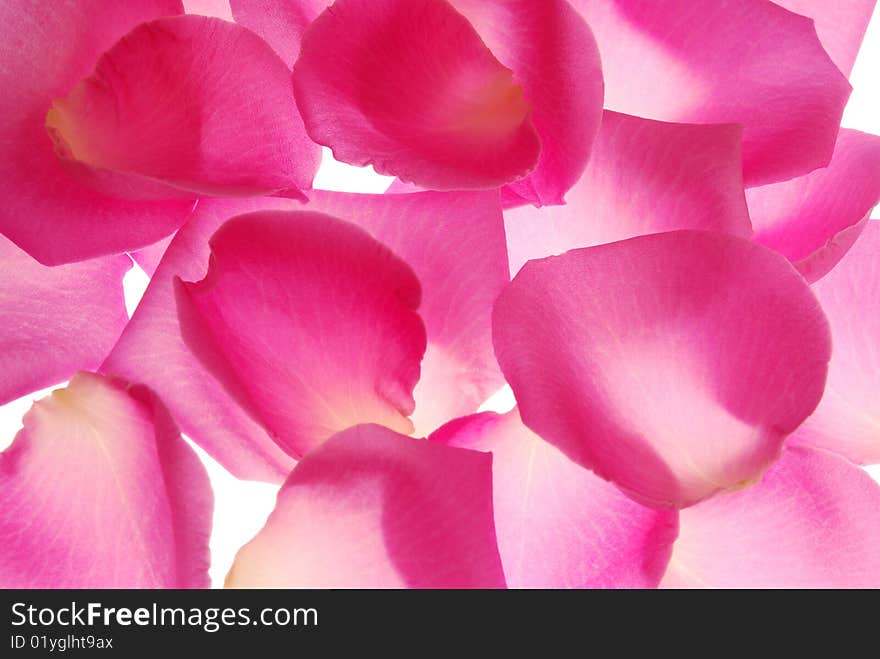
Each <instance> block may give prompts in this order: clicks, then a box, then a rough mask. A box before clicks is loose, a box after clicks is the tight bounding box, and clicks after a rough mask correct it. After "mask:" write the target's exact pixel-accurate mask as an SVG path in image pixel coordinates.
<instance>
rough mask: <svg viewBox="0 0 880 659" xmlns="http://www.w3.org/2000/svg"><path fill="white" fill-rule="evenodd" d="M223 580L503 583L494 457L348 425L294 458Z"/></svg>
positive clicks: (255, 584)
mask: <svg viewBox="0 0 880 659" xmlns="http://www.w3.org/2000/svg"><path fill="white" fill-rule="evenodd" d="M226 585H227V586H229V587H235V588H259V587H267V586H268V587H285V588H475V587H476V588H503V587H504V575H503V574H502V571H501V561H500V559H499V556H498V547H497V545H496V543H495V529H494V526H493V522H492V458H491V457H490V456H488V455H485V454H483V453H480V452H478V451H468V450H464V449H456V448H450V447H446V446H440V445H438V444H434V443H431V442H425V441H419V440H415V439H411V438H409V437H404V436H401V435H398V434H396V433H394V432H392V431H391V430H388V429H387V428H382V427H380V426H374V425H367V426H357V427H355V428H351V429H349V430H346V431H344V432H341V433H339V434H338V435H336V436H335V437H333V438H332V439H330V440H329V441H327V442H326V443H325V444H324V445H322V446H321V447H319V448H317V449H315V450H314V451H312V452H311V453H309V455H307V456H306V457H305V458H303V460H302V461H301V462H300V463H299V464H298V465H297V466H296V468H295V469H294V470H293V472H292V473H291V474H290V477H289V478H288V479H287V482H286V483H285V484H284V486H283V487H282V488H281V491H280V492H279V494H278V502H277V504H276V506H275V511H274V512H273V513H272V515H271V516H270V517H269V520H268V521H267V522H266V526H264V527H263V529H262V530H261V531H260V532H259V533H258V534H257V536H256V537H255V538H254V539H253V540H251V541H250V542H249V543H248V544H246V545H245V546H244V547H243V548H242V549H241V550H240V551H239V553H238V556H237V557H236V559H235V563H234V565H233V566H232V570H231V571H230V573H229V576H228V577H227V578H226Z"/></svg>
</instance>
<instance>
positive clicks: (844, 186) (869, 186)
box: [747, 128, 880, 282]
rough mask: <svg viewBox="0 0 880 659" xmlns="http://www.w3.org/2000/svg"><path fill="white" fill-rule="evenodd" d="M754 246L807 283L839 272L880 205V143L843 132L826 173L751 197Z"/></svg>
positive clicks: (754, 191) (756, 191)
mask: <svg viewBox="0 0 880 659" xmlns="http://www.w3.org/2000/svg"><path fill="white" fill-rule="evenodd" d="M747 198H748V202H749V211H750V212H751V216H752V223H753V224H754V228H755V240H756V241H757V242H759V243H761V244H762V245H766V246H767V247H770V248H771V249H775V250H776V251H777V252H779V253H781V254H783V255H785V256H786V257H788V259H789V260H790V261H791V262H792V263H794V264H795V267H797V269H798V270H800V272H801V274H803V275H804V277H805V278H806V279H807V281H811V282H812V281H816V280H817V279H819V278H820V277H823V276H824V275H825V274H826V273H827V272H828V271H829V270H831V268H833V267H834V264H836V263H837V262H838V261H839V260H840V258H841V257H842V256H843V255H844V254H845V253H846V251H847V250H848V249H849V248H850V247H851V246H852V244H853V242H854V241H855V240H856V238H857V237H858V235H859V232H860V231H861V230H862V226H863V225H864V221H865V220H866V219H867V218H868V215H869V214H870V213H871V209H872V208H874V206H876V205H877V203H878V202H880V137H878V136H876V135H868V134H867V133H860V132H859V131H856V130H849V129H847V128H842V129H841V130H840V135H839V136H838V138H837V145H836V146H835V147H834V157H833V158H832V159H831V164H830V165H829V166H828V167H827V168H825V169H818V170H816V171H815V172H812V173H810V174H808V175H806V176H802V177H800V178H797V179H794V180H792V181H787V182H785V183H777V184H775V185H766V186H763V187H760V188H752V189H750V190H748V191H747Z"/></svg>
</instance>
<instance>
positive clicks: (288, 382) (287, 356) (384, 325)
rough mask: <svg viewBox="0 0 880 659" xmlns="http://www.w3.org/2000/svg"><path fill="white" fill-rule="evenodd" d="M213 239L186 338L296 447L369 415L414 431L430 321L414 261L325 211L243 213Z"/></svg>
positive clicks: (188, 301) (186, 316)
mask: <svg viewBox="0 0 880 659" xmlns="http://www.w3.org/2000/svg"><path fill="white" fill-rule="evenodd" d="M210 244H211V261H210V265H209V267H208V274H207V275H206V277H205V279H204V280H202V281H201V282H198V283H184V284H183V285H182V286H181V287H180V288H179V290H178V300H177V301H178V308H179V314H180V319H181V326H182V329H183V336H184V339H185V340H186V341H187V343H188V345H189V347H190V349H191V350H192V351H193V352H194V353H196V355H197V356H198V357H199V358H200V359H201V361H202V362H203V363H204V364H205V365H206V366H207V368H208V369H209V370H211V372H212V373H213V374H214V375H215V377H217V378H218V379H219V380H220V381H221V382H223V383H224V384H225V385H226V386H227V389H228V390H229V392H230V394H231V395H233V396H235V397H236V398H237V400H238V402H239V403H240V404H242V406H243V407H244V408H245V409H247V410H249V411H250V412H251V413H252V414H253V415H255V417H256V418H258V419H259V420H260V421H261V422H262V424H263V425H264V426H265V427H266V428H267V429H268V430H269V432H270V433H271V434H272V436H273V437H275V438H276V441H278V443H279V444H280V445H281V446H282V447H283V448H284V449H285V450H286V451H287V452H288V453H290V454H291V455H293V456H296V457H299V456H302V455H305V454H306V453H307V452H308V451H309V450H310V449H311V448H313V447H315V446H317V445H318V444H320V443H321V442H323V441H324V440H326V439H327V438H329V437H330V436H332V435H333V434H335V433H336V432H339V431H341V430H344V429H345V428H348V427H350V426H353V425H357V424H358V423H379V424H382V425H384V426H387V427H389V428H393V429H395V430H399V431H401V432H404V433H410V432H412V430H413V426H412V422H411V421H410V420H409V419H408V416H409V415H410V414H412V412H413V408H414V407H415V402H414V400H413V398H412V390H413V387H415V384H416V382H417V381H418V379H419V363H420V362H421V359H422V356H423V355H424V352H425V328H424V324H423V323H422V320H421V318H420V317H419V316H418V314H417V313H416V309H417V308H418V306H419V303H420V301H421V288H420V286H419V282H418V279H417V278H416V276H415V275H414V274H413V272H412V270H411V269H410V268H409V266H407V265H406V263H404V262H403V261H401V260H400V259H399V258H398V257H396V256H395V255H394V254H393V253H392V252H391V251H390V250H389V249H388V248H387V247H385V246H384V245H383V244H382V243H380V242H378V241H376V240H375V239H374V238H372V237H371V236H370V235H369V234H368V233H367V232H366V231H364V230H363V229H361V228H360V227H357V226H356V225H354V224H350V223H348V222H344V221H342V220H338V219H336V218H333V217H331V216H329V215H324V214H321V213H314V212H294V213H290V212H288V213H285V212H281V211H277V212H262V213H253V214H250V215H243V216H239V217H237V218H234V219H232V220H230V221H229V222H227V223H226V224H224V225H223V227H221V228H220V230H219V231H218V232H217V233H215V234H214V236H213V237H212V238H211V242H210Z"/></svg>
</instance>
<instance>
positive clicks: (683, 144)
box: [504, 110, 751, 274]
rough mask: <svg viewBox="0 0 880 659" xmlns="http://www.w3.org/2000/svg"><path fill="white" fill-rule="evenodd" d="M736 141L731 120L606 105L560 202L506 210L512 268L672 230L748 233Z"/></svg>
mask: <svg viewBox="0 0 880 659" xmlns="http://www.w3.org/2000/svg"><path fill="white" fill-rule="evenodd" d="M741 139H742V129H741V128H740V127H739V126H736V125H731V124H715V125H694V124H674V123H665V122H659V121H652V120H649V119H641V118H639V117H632V116H629V115H625V114H619V113H617V112H611V111H607V110H606V111H605V113H604V115H603V118H602V127H601V128H600V130H599V134H598V136H597V138H596V142H595V144H594V145H593V152H592V155H591V156H590V162H589V164H588V165H587V168H586V170H585V171H584V174H583V176H582V177H581V179H580V180H579V181H578V182H577V183H576V184H575V186H574V187H573V188H572V189H571V190H569V192H568V194H567V195H566V203H565V205H564V206H556V207H551V208H542V209H536V208H534V207H531V206H523V207H521V208H516V209H509V210H506V211H505V213H504V220H505V228H506V230H507V242H508V248H509V250H510V270H511V273H514V274H515V273H516V272H518V271H519V269H520V268H521V267H522V266H523V264H524V263H525V262H526V261H527V260H529V259H535V258H541V257H544V256H550V255H553V254H561V253H563V252H566V251H568V250H570V249H574V248H576V247H589V246H592V245H599V244H602V243H608V242H613V241H615V240H623V239H625V238H632V237H635V236H639V235H644V234H649V233H659V232H662V231H671V230H674V229H706V230H714V231H724V232H727V233H731V234H735V235H740V236H744V237H748V236H749V235H751V225H750V223H749V214H748V209H747V208H746V203H745V198H744V196H743V180H742V158H741V153H740V151H741Z"/></svg>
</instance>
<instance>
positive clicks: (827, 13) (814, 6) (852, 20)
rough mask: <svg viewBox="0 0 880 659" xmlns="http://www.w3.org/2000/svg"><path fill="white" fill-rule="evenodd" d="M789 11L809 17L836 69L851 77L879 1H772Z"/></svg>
mask: <svg viewBox="0 0 880 659" xmlns="http://www.w3.org/2000/svg"><path fill="white" fill-rule="evenodd" d="M773 1H774V2H775V3H776V4H777V5H782V6H783V7H785V8H786V9H788V10H789V11H793V12H795V13H798V14H803V15H804V16H809V17H810V18H812V19H813V20H814V21H815V23H816V32H817V33H818V34H819V40H820V41H821V42H822V45H823V46H824V47H825V50H826V51H827V52H828V55H829V56H830V57H831V59H832V60H834V63H835V64H836V65H837V68H838V69H840V70H841V71H842V72H843V74H844V75H846V76H849V74H850V73H851V72H852V68H853V64H855V61H856V55H857V54H858V52H859V47H860V46H861V45H862V39H863V38H864V36H865V32H866V31H867V29H868V23H869V22H870V20H871V14H872V13H873V11H874V6H875V5H876V4H877V0H838V2H828V0H773Z"/></svg>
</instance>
